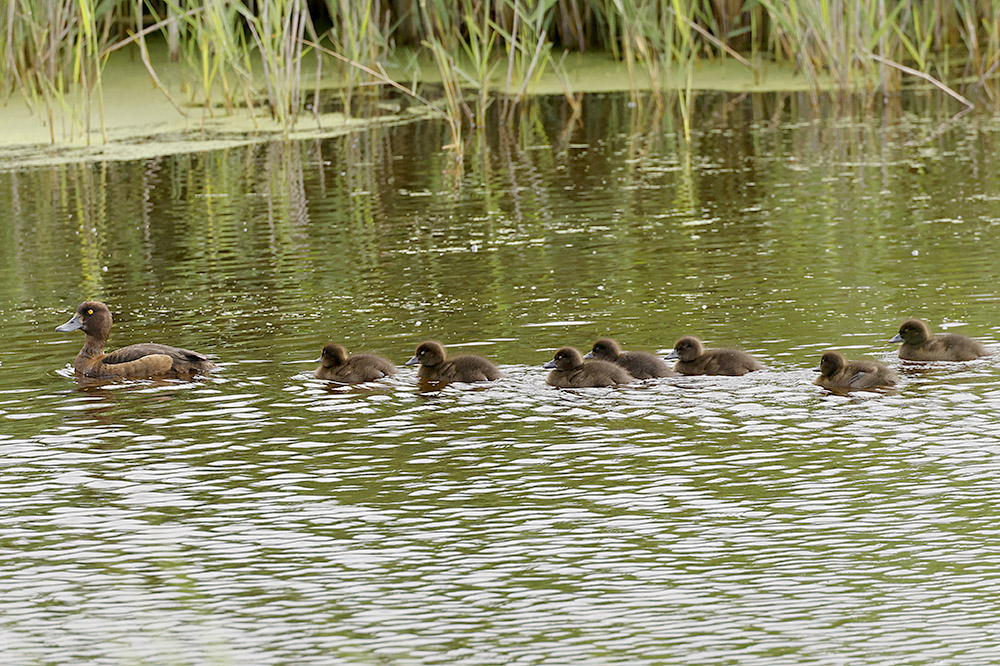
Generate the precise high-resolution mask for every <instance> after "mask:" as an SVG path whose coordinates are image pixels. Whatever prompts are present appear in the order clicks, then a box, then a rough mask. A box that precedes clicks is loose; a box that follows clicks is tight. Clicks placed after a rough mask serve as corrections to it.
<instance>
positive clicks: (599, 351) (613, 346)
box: [584, 338, 622, 361]
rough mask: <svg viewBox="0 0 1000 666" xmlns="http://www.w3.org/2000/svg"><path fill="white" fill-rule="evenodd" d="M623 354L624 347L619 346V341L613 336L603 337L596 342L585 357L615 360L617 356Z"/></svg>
mask: <svg viewBox="0 0 1000 666" xmlns="http://www.w3.org/2000/svg"><path fill="white" fill-rule="evenodd" d="M621 355H622V348H621V347H619V346H618V343H617V342H615V341H614V340H612V339H611V338H601V339H600V340H598V341H597V342H595V343H594V347H593V349H591V350H590V351H589V352H587V354H586V355H585V356H584V358H596V359H600V360H602V361H614V360H615V359H616V358H618V357H619V356H621Z"/></svg>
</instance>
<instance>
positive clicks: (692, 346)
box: [667, 335, 705, 362]
mask: <svg viewBox="0 0 1000 666" xmlns="http://www.w3.org/2000/svg"><path fill="white" fill-rule="evenodd" d="M704 353H705V347H704V345H702V344H701V340H699V339H698V338H696V337H694V336H693V335H685V336H684V337H683V338H680V339H679V340H678V341H677V342H675V343H674V350H673V351H672V352H670V353H669V354H668V355H667V358H668V359H675V358H676V359H680V360H682V361H685V362H686V361H693V360H695V359H696V358H698V357H699V356H701V355H702V354H704Z"/></svg>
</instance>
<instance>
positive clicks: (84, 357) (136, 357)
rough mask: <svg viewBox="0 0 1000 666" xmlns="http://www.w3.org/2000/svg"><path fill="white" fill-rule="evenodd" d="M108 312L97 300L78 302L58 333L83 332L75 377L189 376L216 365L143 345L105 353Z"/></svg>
mask: <svg viewBox="0 0 1000 666" xmlns="http://www.w3.org/2000/svg"><path fill="white" fill-rule="evenodd" d="M112 323H113V320H112V318H111V311H110V310H108V306H106V305H105V304H104V303H100V302H98V301H87V302H86V303H81V304H80V307H78V308H77V309H76V313H75V314H74V315H73V318H72V319H70V320H69V321H68V322H66V323H65V324H63V325H62V326H57V327H56V330H57V331H63V332H66V331H75V330H77V329H81V330H83V332H84V333H86V334H87V339H86V341H85V342H84V343H83V349H81V350H80V353H79V354H77V355H76V360H75V361H73V368H74V369H75V370H76V373H77V374H78V375H81V376H83V377H92V378H110V377H129V378H141V377H185V378H187V377H190V376H191V375H193V374H195V373H196V372H202V371H205V370H211V369H212V368H214V367H215V364H214V363H212V362H211V361H209V360H208V357H206V356H205V355H203V354H199V353H198V352H193V351H190V350H188V349H180V348H178V347H170V346H168V345H159V344H155V343H151V342H146V343H142V344H138V345H129V346H128V347H122V348H121V349H118V350H116V351H113V352H111V353H110V354H105V353H104V344H105V343H106V342H107V341H108V335H109V334H110V333H111V324H112Z"/></svg>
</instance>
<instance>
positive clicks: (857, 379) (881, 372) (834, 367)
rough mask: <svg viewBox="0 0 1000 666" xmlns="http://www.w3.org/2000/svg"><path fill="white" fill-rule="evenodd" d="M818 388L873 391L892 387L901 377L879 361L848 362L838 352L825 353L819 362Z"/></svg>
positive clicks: (816, 382)
mask: <svg viewBox="0 0 1000 666" xmlns="http://www.w3.org/2000/svg"><path fill="white" fill-rule="evenodd" d="M819 372H820V375H819V377H817V378H816V381H815V382H814V383H815V384H816V385H817V386H822V387H823V388H826V389H830V390H833V391H836V390H847V391H850V390H852V389H871V388H877V387H879V386H892V385H893V384H895V383H896V382H898V381H899V377H897V376H896V373H895V372H893V371H892V369H891V368H889V367H888V366H887V365H885V364H884V363H879V362H878V361H848V360H847V359H846V358H844V355H843V354H841V353H840V352H838V351H832V350H831V351H828V352H825V353H824V354H823V356H822V358H821V359H820V362H819Z"/></svg>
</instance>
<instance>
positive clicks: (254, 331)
mask: <svg viewBox="0 0 1000 666" xmlns="http://www.w3.org/2000/svg"><path fill="white" fill-rule="evenodd" d="M807 102H808V100H807V98H805V97H802V98H800V97H797V96H780V95H779V96H753V97H745V96H744V97H734V96H704V97H702V98H701V99H700V100H699V102H698V108H697V113H696V115H695V117H696V128H695V129H696V131H695V136H694V138H693V140H692V142H691V143H690V144H686V143H685V142H683V141H682V140H681V139H680V138H679V137H678V135H677V133H676V131H675V128H674V126H673V124H672V123H671V119H670V116H669V115H668V116H663V117H657V116H656V114H655V108H654V107H653V106H652V105H649V104H641V105H639V106H638V107H637V106H634V105H630V103H629V100H628V98H627V97H621V96H591V97H588V98H586V99H585V106H584V114H583V117H582V118H581V119H580V120H579V121H576V120H575V119H573V118H572V116H571V114H570V112H569V111H568V109H566V108H565V106H564V105H563V104H562V103H561V102H560V101H559V100H550V101H548V102H547V103H544V104H542V105H540V106H538V107H536V108H533V109H532V110H531V112H530V114H528V115H526V116H525V117H524V118H523V119H521V121H520V122H519V123H518V124H517V125H516V126H514V127H507V128H501V129H499V130H495V131H491V132H489V133H488V134H487V135H486V136H484V137H483V138H482V140H481V142H480V143H478V144H474V145H472V146H470V149H469V151H468V153H467V154H466V157H465V160H464V164H463V165H461V167H459V165H457V164H456V163H455V161H454V160H453V159H452V158H450V157H449V155H448V153H447V152H445V151H442V149H441V145H443V144H444V143H446V138H445V137H446V135H445V133H444V131H443V128H442V127H441V126H439V125H438V124H437V123H434V122H426V123H417V124H411V125H407V126H402V127H396V128H382V129H376V130H372V131H370V132H360V133H357V134H355V135H352V136H350V137H347V138H345V139H337V140H330V141H326V142H314V143H292V144H280V143H279V144H269V145H261V146H250V147H244V148H239V149H231V150H225V151H214V152H204V153H197V154H190V155H183V156H176V157H169V158H159V159H152V160H146V161H140V162H107V163H98V164H93V165H66V166H52V167H47V168H44V169H31V170H24V169H22V170H8V171H5V172H0V201H2V205H0V306H2V307H3V310H4V312H6V313H7V314H6V317H5V333H6V344H5V345H3V346H2V348H0V465H2V468H0V517H2V520H0V645H2V646H3V653H4V663H5V664H9V665H12V666H21V665H35V664H66V663H94V664H116V665H117V664H129V665H131V664H146V663H149V664H161V663H170V664H199V665H200V664H220V663H221V664H274V665H288V666H293V665H294V666H300V665H304V664H316V665H326V664H354V663H365V664H370V663H385V664H400V665H403V664H500V663H513V664H556V663H573V664H595V665H597V664H626V663H627V664H706V665H707V664H713V665H714V664H740V665H747V664H761V665H768V666H771V665H775V664H778V665H780V664H887V665H889V664H900V663H934V664H956V665H957V664H962V665H967V664H987V663H993V661H994V660H995V654H996V648H997V639H996V630H995V627H996V622H997V617H1000V602H998V599H1000V551H998V549H997V545H996V544H997V543H1000V528H998V527H997V524H998V521H997V520H996V511H995V509H994V507H995V506H997V505H998V504H1000V464H998V462H997V461H998V459H1000V458H995V457H994V456H998V455H1000V417H998V416H997V414H998V407H1000V388H998V382H997V379H998V376H1000V367H998V363H1000V361H998V360H996V359H994V358H986V359H981V360H979V361H973V362H968V363H951V364H938V365H936V366H929V365H926V364H925V365H919V364H918V365H909V364H908V365H903V364H902V363H901V362H900V361H899V360H898V359H897V358H896V357H895V349H894V345H891V344H889V343H888V342H886V341H887V340H888V339H889V338H891V337H892V336H893V335H894V334H895V332H896V328H897V327H898V325H899V323H900V321H902V320H903V319H905V318H907V317H910V316H918V317H922V318H925V319H926V320H927V321H929V322H930V323H931V325H932V327H933V328H935V329H938V330H948V331H951V332H961V333H965V334H968V335H973V336H975V337H977V338H979V339H981V340H983V341H984V342H986V343H987V344H988V345H991V346H992V347H993V348H994V349H1000V344H998V342H997V340H998V339H1000V323H998V322H1000V305H998V300H997V299H998V297H997V288H996V285H997V284H998V282H1000V266H998V264H997V261H996V258H997V257H998V256H1000V235H998V233H997V228H998V223H1000V203H998V200H1000V195H998V193H997V187H996V186H997V183H998V182H1000V161H998V160H997V158H996V155H997V154H998V151H997V143H998V139H1000V123H998V122H997V120H996V119H995V118H989V117H976V116H966V117H964V118H961V119H951V118H950V116H949V115H948V114H947V113H946V112H945V111H944V110H942V109H939V105H941V104H942V103H941V102H940V100H933V99H930V98H923V97H919V96H917V97H913V98H910V99H908V100H907V101H906V103H905V104H903V105H902V106H901V107H900V108H898V109H891V110H889V111H886V113H885V114H880V115H865V114H862V115H855V114H841V113H835V112H834V111H833V110H831V109H823V111H822V112H814V111H812V109H811V108H810V107H809V105H808V103H807ZM89 298H97V299H100V300H103V301H105V302H107V303H109V305H110V306H111V308H112V311H113V312H114V314H115V317H116V324H115V328H114V331H113V333H112V339H111V344H110V346H111V347H115V346H120V345H125V344H130V343H134V342H140V341H147V340H154V341H159V342H165V343H169V344H176V345H179V346H184V347H189V348H192V349H197V350H200V351H203V352H207V353H211V354H213V355H215V356H216V357H217V359H218V362H219V365H220V366H221V367H220V369H219V370H218V371H217V372H216V373H214V374H212V375H211V376H209V377H206V378H203V379H201V380H200V381H196V382H192V383H177V382H169V381H168V382H151V381H135V382H119V383H110V384H106V385H101V386H93V385H80V384H78V383H77V382H76V381H75V380H74V378H73V376H72V373H71V371H70V370H69V368H70V364H71V362H72V359H73V356H74V355H75V353H76V352H77V350H78V349H79V347H80V345H81V344H82V335H79V334H63V333H57V332H55V331H53V328H54V327H55V326H56V325H58V324H61V323H63V322H64V321H66V320H67V319H68V318H69V317H70V315H71V314H72V311H73V309H74V308H75V306H76V305H77V304H78V303H79V302H80V301H82V300H85V299H89ZM686 333H694V334H696V335H699V336H700V337H701V338H703V339H704V340H705V341H706V342H707V343H708V344H710V345H717V346H737V347H741V348H743V349H746V350H748V351H751V352H752V353H754V354H756V355H758V356H759V357H760V358H761V359H762V360H764V361H765V363H767V365H768V370H766V371H762V372H759V373H754V374H752V375H749V376H747V377H743V378H680V379H666V380H660V381H651V382H646V383H642V384H639V385H637V386H635V387H629V388H619V389H599V390H580V391H560V390H555V389H551V388H549V387H547V386H546V385H545V383H544V378H545V371H543V370H542V369H541V368H540V366H541V364H542V363H544V362H545V361H547V360H548V359H549V358H551V355H552V352H553V350H554V349H555V348H557V347H559V346H561V345H563V344H573V345H576V346H578V347H580V348H588V347H589V345H590V344H591V343H592V342H593V340H594V339H596V338H597V337H601V336H605V335H610V336H613V337H616V338H617V339H618V340H619V341H621V342H622V344H623V346H624V347H625V348H632V349H646V350H653V351H660V352H663V353H665V352H666V351H667V350H669V348H670V347H671V346H672V344H673V341H674V340H675V339H676V338H677V337H679V336H680V335H683V334H686ZM427 337H432V338H437V339H440V340H441V341H442V342H444V343H445V344H446V345H448V346H449V347H450V348H452V351H453V352H456V353H457V352H462V351H464V352H474V353H480V354H484V355H487V356H489V357H491V358H492V359H494V360H495V361H497V362H498V363H499V364H500V365H501V367H502V368H503V370H504V371H505V372H506V373H507V375H508V377H507V378H506V379H505V380H502V381H499V382H496V383H495V384H492V385H489V386H485V387H470V386H460V385H455V386H451V387H448V388H446V389H443V390H440V391H433V392H425V391H421V390H419V388H418V387H417V385H416V381H415V374H414V372H413V370H412V369H411V368H407V369H403V370H401V372H400V374H399V375H398V376H397V377H396V378H395V379H393V380H391V381H386V382H384V383H378V384H370V385H365V386H363V387H355V388H351V387H337V386H331V385H328V384H327V383H325V382H320V381H317V380H315V379H312V378H311V372H312V370H313V368H314V367H315V366H314V364H313V363H312V361H313V359H315V358H316V357H317V356H318V355H319V351H320V349H321V347H322V345H323V344H324V343H325V342H327V341H328V340H337V341H340V342H342V343H344V344H345V345H346V346H347V347H348V348H349V349H351V350H354V351H373V352H377V353H381V354H383V355H385V356H387V357H389V358H391V359H393V360H394V361H396V362H397V363H402V362H403V361H404V360H406V359H407V358H408V357H409V356H410V355H411V354H412V353H413V349H414V347H415V346H416V344H417V343H418V342H420V341H421V340H422V339H424V338H427ZM827 348H838V349H841V350H844V351H845V353H847V354H848V355H849V356H856V357H869V358H876V359H880V360H883V361H886V362H888V363H890V364H891V365H893V366H894V367H895V368H896V369H897V370H898V371H899V372H900V374H901V375H902V376H903V378H904V381H903V383H902V384H901V385H900V386H899V388H898V390H896V391H893V392H887V393H884V394H883V393H859V394H852V395H850V396H846V397H845V396H835V395H831V394H829V393H827V392H825V391H823V390H821V389H819V388H818V387H815V386H813V385H812V383H811V382H812V380H813V379H814V378H815V373H814V372H813V368H814V367H816V366H817V365H818V360H819V356H820V354H821V353H822V351H823V350H825V349H827Z"/></svg>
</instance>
